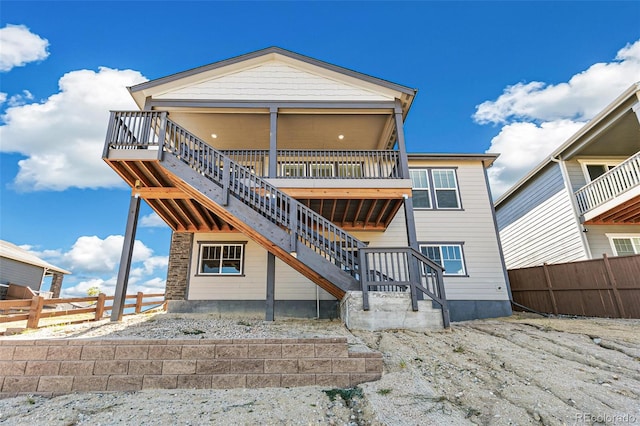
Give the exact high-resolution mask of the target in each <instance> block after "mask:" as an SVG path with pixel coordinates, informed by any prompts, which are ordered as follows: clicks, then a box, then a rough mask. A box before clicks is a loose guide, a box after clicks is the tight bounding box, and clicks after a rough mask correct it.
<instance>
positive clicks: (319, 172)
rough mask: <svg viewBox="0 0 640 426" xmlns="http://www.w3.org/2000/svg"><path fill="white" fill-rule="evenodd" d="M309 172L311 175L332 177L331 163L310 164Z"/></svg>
mask: <svg viewBox="0 0 640 426" xmlns="http://www.w3.org/2000/svg"><path fill="white" fill-rule="evenodd" d="M309 174H310V175H311V177H321V178H323V177H333V175H334V173H333V164H310V165H309Z"/></svg>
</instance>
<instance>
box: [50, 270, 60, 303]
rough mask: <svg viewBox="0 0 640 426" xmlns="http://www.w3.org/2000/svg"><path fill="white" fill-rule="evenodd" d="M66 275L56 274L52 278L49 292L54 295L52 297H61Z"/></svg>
mask: <svg viewBox="0 0 640 426" xmlns="http://www.w3.org/2000/svg"><path fill="white" fill-rule="evenodd" d="M63 278H64V275H62V274H59V273H55V274H53V277H52V278H51V287H49V291H50V292H51V293H52V295H51V297H52V298H53V299H56V298H58V297H60V291H61V290H62V279H63Z"/></svg>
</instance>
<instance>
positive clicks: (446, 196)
mask: <svg viewBox="0 0 640 426" xmlns="http://www.w3.org/2000/svg"><path fill="white" fill-rule="evenodd" d="M431 174H432V176H433V190H434V192H435V195H436V207H437V208H439V209H459V208H460V202H459V198H458V183H457V182H456V174H455V171H453V170H432V171H431Z"/></svg>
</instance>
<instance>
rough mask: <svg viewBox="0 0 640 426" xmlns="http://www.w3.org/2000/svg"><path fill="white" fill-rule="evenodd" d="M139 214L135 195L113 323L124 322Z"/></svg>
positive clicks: (117, 284)
mask: <svg viewBox="0 0 640 426" xmlns="http://www.w3.org/2000/svg"><path fill="white" fill-rule="evenodd" d="M139 212H140V198H138V197H137V196H135V195H134V196H132V197H131V201H130V203H129V215H128V218H127V229H126V231H125V233H124V244H123V246H122V256H120V268H119V270H118V281H117V282H116V292H115V295H114V298H113V307H112V308H111V321H122V314H123V312H124V304H125V299H126V297H127V285H128V284H129V272H130V270H131V258H132V256H133V245H134V243H135V241H136V228H137V226H138V213H139Z"/></svg>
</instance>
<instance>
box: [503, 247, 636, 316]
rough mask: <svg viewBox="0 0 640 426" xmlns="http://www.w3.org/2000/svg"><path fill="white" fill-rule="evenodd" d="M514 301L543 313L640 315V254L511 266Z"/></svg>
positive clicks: (510, 276) (510, 277) (510, 278)
mask: <svg viewBox="0 0 640 426" xmlns="http://www.w3.org/2000/svg"><path fill="white" fill-rule="evenodd" d="M508 272H509V281H510V283H511V292H512V293H513V300H514V302H516V303H518V304H520V305H524V306H526V307H528V308H531V309H533V310H536V311H539V312H547V313H553V314H565V315H583V316H593V317H608V318H640V255H635V256H622V257H607V255H606V254H604V255H603V258H602V259H593V260H584V261H579V262H571V263H559V264H553V265H547V264H545V265H543V266H536V267H531V268H521V269H510V270H509V271H508Z"/></svg>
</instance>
